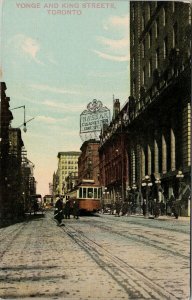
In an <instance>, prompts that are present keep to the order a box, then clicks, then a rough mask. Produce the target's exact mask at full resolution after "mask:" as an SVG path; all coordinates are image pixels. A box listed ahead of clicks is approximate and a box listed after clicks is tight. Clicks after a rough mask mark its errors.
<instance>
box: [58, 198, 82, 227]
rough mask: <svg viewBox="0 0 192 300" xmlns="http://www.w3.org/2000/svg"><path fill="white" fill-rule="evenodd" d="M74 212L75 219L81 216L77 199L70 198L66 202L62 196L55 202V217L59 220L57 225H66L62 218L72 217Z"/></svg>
mask: <svg viewBox="0 0 192 300" xmlns="http://www.w3.org/2000/svg"><path fill="white" fill-rule="evenodd" d="M71 214H73V217H74V218H75V219H78V218H79V203H78V201H77V200H74V201H70V200H69V199H68V200H67V201H66V203H63V199H62V198H60V197H59V198H58V199H57V201H56V203H55V211H54V219H55V220H56V222H57V225H59V226H61V225H62V226H65V225H64V223H62V220H63V219H64V218H65V219H70V215H71Z"/></svg>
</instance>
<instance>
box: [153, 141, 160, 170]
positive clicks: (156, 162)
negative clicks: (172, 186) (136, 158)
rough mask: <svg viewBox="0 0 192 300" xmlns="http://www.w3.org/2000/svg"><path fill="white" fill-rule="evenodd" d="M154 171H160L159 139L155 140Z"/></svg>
mask: <svg viewBox="0 0 192 300" xmlns="http://www.w3.org/2000/svg"><path fill="white" fill-rule="evenodd" d="M154 172H155V174H158V173H159V147H158V143H157V140H156V139H155V140H154Z"/></svg>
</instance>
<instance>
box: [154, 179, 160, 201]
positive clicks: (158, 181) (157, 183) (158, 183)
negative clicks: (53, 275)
mask: <svg viewBox="0 0 192 300" xmlns="http://www.w3.org/2000/svg"><path fill="white" fill-rule="evenodd" d="M155 183H156V185H157V203H158V202H159V187H160V184H161V180H160V179H159V178H156V180H155Z"/></svg>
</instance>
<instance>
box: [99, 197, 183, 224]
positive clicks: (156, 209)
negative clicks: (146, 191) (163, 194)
mask: <svg viewBox="0 0 192 300" xmlns="http://www.w3.org/2000/svg"><path fill="white" fill-rule="evenodd" d="M136 208H137V207H136V205H134V203H130V202H129V201H124V202H123V203H121V202H120V201H116V202H115V203H114V204H111V205H108V206H107V209H106V207H104V206H103V208H102V212H103V213H105V212H109V213H110V214H114V215H115V216H118V217H119V216H120V215H122V216H123V215H131V214H135V213H136V211H137V209H136ZM141 209H142V213H143V216H146V214H147V212H148V213H149V214H150V215H151V216H154V218H158V217H159V216H160V215H169V214H170V215H173V216H174V217H175V218H176V219H178V217H179V203H178V201H176V200H175V201H172V202H171V203H169V204H168V205H166V204H165V203H164V202H163V201H160V202H159V201H157V199H153V200H151V199H149V201H148V207H147V203H146V199H143V202H142V204H141ZM169 212H170V213H169Z"/></svg>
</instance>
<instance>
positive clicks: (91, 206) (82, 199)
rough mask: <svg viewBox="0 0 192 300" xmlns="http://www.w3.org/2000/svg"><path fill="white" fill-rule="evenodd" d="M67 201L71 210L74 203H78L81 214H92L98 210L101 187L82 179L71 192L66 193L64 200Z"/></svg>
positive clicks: (89, 180) (91, 181)
mask: <svg viewBox="0 0 192 300" xmlns="http://www.w3.org/2000/svg"><path fill="white" fill-rule="evenodd" d="M67 199H69V201H70V206H71V208H73V203H74V201H78V207H79V211H80V212H81V213H85V212H89V213H94V212H97V211H99V210H100V208H101V205H100V199H101V187H100V186H98V185H96V184H95V183H94V180H91V179H83V180H82V182H81V183H79V184H78V185H76V186H75V187H74V188H73V189H72V190H71V191H69V192H67V194H66V200H67Z"/></svg>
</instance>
